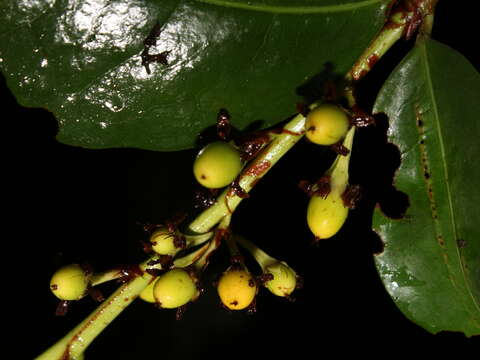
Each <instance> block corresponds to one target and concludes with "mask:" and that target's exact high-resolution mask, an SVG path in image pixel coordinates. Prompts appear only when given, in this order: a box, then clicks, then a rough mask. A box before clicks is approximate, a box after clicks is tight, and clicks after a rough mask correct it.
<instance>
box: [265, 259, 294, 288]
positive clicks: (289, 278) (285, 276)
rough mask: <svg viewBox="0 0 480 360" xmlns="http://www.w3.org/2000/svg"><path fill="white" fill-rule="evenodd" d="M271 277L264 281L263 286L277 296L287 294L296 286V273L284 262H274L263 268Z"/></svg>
mask: <svg viewBox="0 0 480 360" xmlns="http://www.w3.org/2000/svg"><path fill="white" fill-rule="evenodd" d="M265 272H266V273H270V274H272V275H273V279H272V280H269V281H267V282H265V287H266V288H267V289H268V290H270V292H271V293H272V294H274V295H277V296H289V295H290V294H291V293H292V292H293V290H295V287H296V286H297V274H296V273H295V271H293V270H292V268H290V266H288V265H287V264H285V263H284V262H276V263H275V264H273V265H270V266H268V267H267V268H266V269H265Z"/></svg>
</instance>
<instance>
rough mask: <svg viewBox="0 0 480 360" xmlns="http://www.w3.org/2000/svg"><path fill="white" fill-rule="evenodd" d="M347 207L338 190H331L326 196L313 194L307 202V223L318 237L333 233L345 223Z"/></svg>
mask: <svg viewBox="0 0 480 360" xmlns="http://www.w3.org/2000/svg"><path fill="white" fill-rule="evenodd" d="M347 216H348V208H347V207H346V206H345V205H344V204H343V200H342V198H341V196H340V193H339V192H338V191H332V192H330V194H328V196H327V197H326V198H323V197H320V196H313V197H312V198H311V199H310V202H309V203H308V209H307V223H308V226H309V228H310V230H311V231H312V233H313V234H314V235H315V236H316V237H317V238H319V239H328V238H330V237H332V236H333V235H335V234H336V233H337V232H338V231H339V230H340V229H341V227H342V226H343V224H344V223H345V220H347Z"/></svg>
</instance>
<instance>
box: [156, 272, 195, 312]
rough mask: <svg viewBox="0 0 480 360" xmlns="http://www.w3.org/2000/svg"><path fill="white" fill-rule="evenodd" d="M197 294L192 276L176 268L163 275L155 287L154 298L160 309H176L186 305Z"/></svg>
mask: <svg viewBox="0 0 480 360" xmlns="http://www.w3.org/2000/svg"><path fill="white" fill-rule="evenodd" d="M196 293H197V286H196V284H195V281H194V280H193V279H192V277H191V276H190V274H189V273H188V272H187V271H185V270H183V269H180V268H176V269H173V270H170V271H168V272H166V273H165V274H163V275H161V276H160V277H159V278H158V279H157V281H156V282H155V285H154V287H153V296H154V297H155V301H156V302H157V304H159V305H160V307H162V308H165V309H174V308H177V307H179V306H182V305H185V304H186V303H188V302H189V301H190V300H192V299H193V297H194V296H195V295H196Z"/></svg>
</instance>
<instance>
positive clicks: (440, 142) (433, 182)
mask: <svg viewBox="0 0 480 360" xmlns="http://www.w3.org/2000/svg"><path fill="white" fill-rule="evenodd" d="M479 96H480V75H479V74H478V73H477V72H476V71H475V69H474V68H473V67H472V65H471V64H470V63H469V62H468V61H467V60H466V59H465V58H464V57H463V56H462V55H460V54H459V53H457V52H455V51H454V50H452V49H450V48H448V47H447V46H445V45H442V44H440V43H438V42H436V41H434V40H430V39H420V41H419V42H418V43H417V45H416V46H415V47H414V49H413V50H412V51H411V52H410V53H409V55H408V56H407V57H406V58H405V59H404V61H403V62H402V63H401V64H400V65H399V66H398V68H397V69H396V70H395V71H394V72H393V73H392V75H391V76H390V78H389V79H388V80H387V82H386V83H385V85H384V86H383V88H382V90H381V92H380V94H379V96H378V98H377V101H376V104H375V111H376V112H384V113H386V114H387V115H388V116H389V121H390V125H389V130H388V135H389V140H390V141H391V142H392V143H394V144H395V145H397V146H398V148H399V150H400V153H401V165H400V168H399V169H398V170H397V173H396V177H395V180H394V184H395V186H396V188H397V189H398V190H399V191H402V192H404V193H406V194H407V195H408V198H409V203H410V205H409V207H408V210H407V212H406V215H405V217H404V218H403V219H401V220H392V219H388V218H386V217H384V216H382V215H381V214H380V213H379V211H376V214H375V217H374V228H375V229H376V231H377V232H378V234H379V235H380V237H381V238H382V240H383V241H384V242H385V250H384V252H383V253H382V254H380V255H378V256H376V265H377V269H378V272H379V274H380V276H381V278H382V280H383V282H384V284H385V287H386V289H387V290H388V292H389V293H390V295H391V296H392V298H393V299H394V301H395V302H396V304H397V305H398V307H399V308H400V309H401V311H402V312H403V313H404V314H405V315H406V316H407V317H408V318H410V319H411V320H413V321H414V322H416V323H418V324H419V325H420V326H422V327H424V328H425V329H427V330H428V331H430V332H433V333H437V332H439V331H442V330H451V331H461V332H464V333H465V334H466V335H467V336H472V335H474V334H480V306H479V302H480V230H479V229H480V228H479V224H480V211H479V210H478V204H479V203H480V188H479V187H478V181H479V180H480V167H479V166H478V165H477V164H476V160H477V159H479V158H480V146H479V145H478V142H479V135H480V127H479V125H478V124H479V122H478V114H479V113H480V102H479V101H478V100H479Z"/></svg>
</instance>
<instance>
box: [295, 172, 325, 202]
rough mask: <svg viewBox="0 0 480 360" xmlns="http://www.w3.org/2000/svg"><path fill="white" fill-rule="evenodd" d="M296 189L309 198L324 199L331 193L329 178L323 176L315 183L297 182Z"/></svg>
mask: <svg viewBox="0 0 480 360" xmlns="http://www.w3.org/2000/svg"><path fill="white" fill-rule="evenodd" d="M298 187H299V188H300V190H302V191H303V192H304V193H305V194H307V195H308V196H309V197H312V196H320V197H322V198H326V197H327V196H328V194H330V191H331V187H330V176H329V175H324V176H322V177H321V178H320V179H318V181H317V182H315V183H311V182H308V181H307V180H302V181H300V182H299V184H298Z"/></svg>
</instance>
